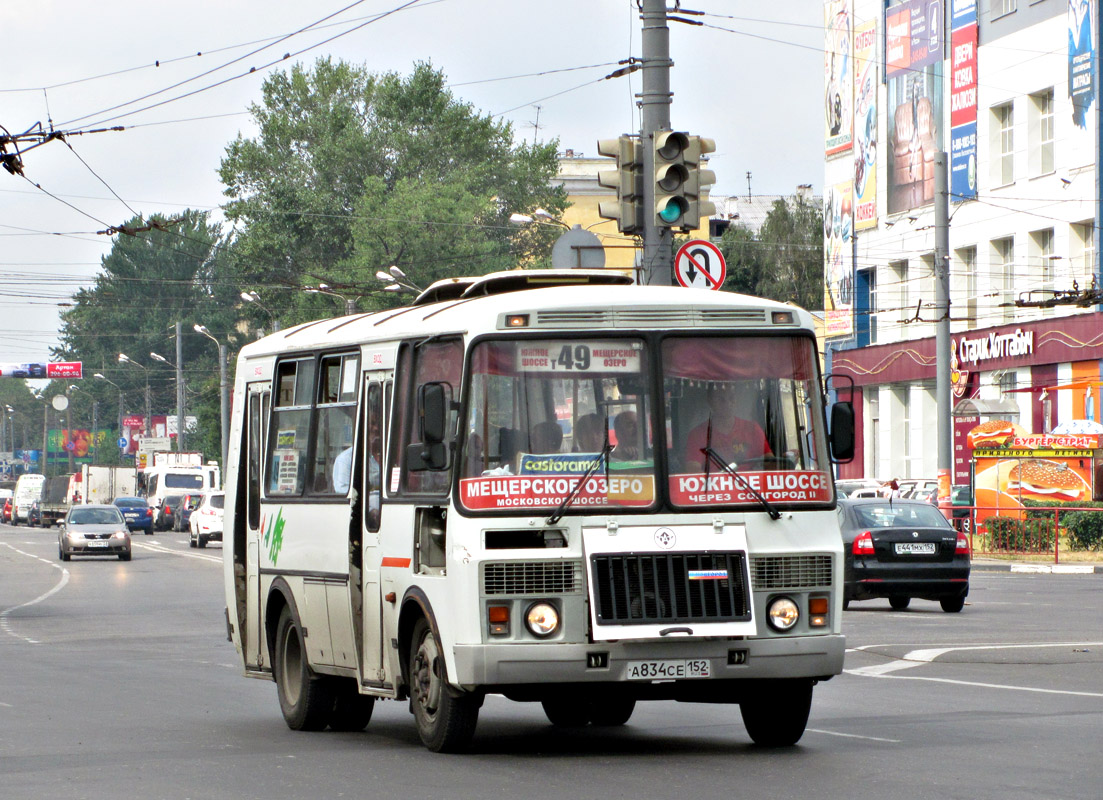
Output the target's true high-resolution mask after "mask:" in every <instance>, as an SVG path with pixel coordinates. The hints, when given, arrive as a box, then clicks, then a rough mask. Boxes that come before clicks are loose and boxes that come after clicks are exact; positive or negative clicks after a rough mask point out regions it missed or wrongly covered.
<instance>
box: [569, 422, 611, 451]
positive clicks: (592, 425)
mask: <svg viewBox="0 0 1103 800" xmlns="http://www.w3.org/2000/svg"><path fill="white" fill-rule="evenodd" d="M604 425H605V422H604V420H602V418H601V417H600V416H598V415H597V414H583V415H582V416H581V417H579V418H578V421H576V422H575V424H574V449H575V452H578V453H598V452H601V448H602V447H604V446H605V428H604Z"/></svg>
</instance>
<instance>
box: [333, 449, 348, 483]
mask: <svg viewBox="0 0 1103 800" xmlns="http://www.w3.org/2000/svg"><path fill="white" fill-rule="evenodd" d="M351 480H352V445H351V444H350V445H349V446H348V447H346V448H345V449H344V450H342V451H341V452H340V453H338V454H337V458H335V459H333V491H334V492H336V493H337V494H348V493H349V482H350V481H351Z"/></svg>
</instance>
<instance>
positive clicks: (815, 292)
mask: <svg viewBox="0 0 1103 800" xmlns="http://www.w3.org/2000/svg"><path fill="white" fill-rule="evenodd" d="M720 250H721V252H723V254H724V259H725V261H727V264H728V278H727V280H726V281H725V282H724V289H725V290H728V291H733V292H743V293H745V294H753V295H757V296H760V297H768V298H770V299H773V300H781V301H783V302H791V303H795V304H796V305H798V306H801V307H802V308H809V309H817V308H822V307H823V289H822V286H823V212H822V210H821V209H820V208H819V207H818V206H816V205H814V204H812V203H805V202H802V201H801V200H800V199H799V198H795V197H794V198H790V199H789V200H777V201H775V202H774V206H773V208H772V209H771V210H770V213H769V214H768V215H767V216H766V220H765V222H763V224H762V228H761V229H760V230H759V232H758V234H757V235H755V234H754V233H752V232H751V231H750V230H748V229H747V228H745V227H742V226H739V225H733V226H731V227H729V228H728V229H727V231H725V232H724V236H723V238H721V240H720Z"/></svg>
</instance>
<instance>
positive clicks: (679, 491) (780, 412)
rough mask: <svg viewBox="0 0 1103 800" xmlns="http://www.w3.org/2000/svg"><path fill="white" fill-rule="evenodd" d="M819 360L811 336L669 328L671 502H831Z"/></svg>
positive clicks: (665, 362)
mask: <svg viewBox="0 0 1103 800" xmlns="http://www.w3.org/2000/svg"><path fill="white" fill-rule="evenodd" d="M815 364H816V353H815V349H814V347H813V344H812V340H811V339H808V338H805V337H780V336H738V337H736V336H725V337H715V336H710V337H704V336H671V337H668V338H666V339H665V340H664V341H663V344H662V377H663V389H664V395H665V397H664V406H665V411H666V414H665V416H666V419H667V421H668V422H667V424H668V426H669V430H668V436H667V462H668V464H669V465H670V474H669V478H668V490H669V493H670V500H671V503H672V504H673V505H674V506H680V507H686V506H692V507H699V506H703V505H704V506H714V505H730V504H737V505H742V504H756V503H757V504H761V502H762V500H763V499H765V500H766V501H767V502H769V503H781V504H787V503H823V502H830V501H831V498H832V489H831V485H832V484H831V478H830V462H829V460H828V458H827V448H826V443H825V441H824V435H823V431H822V430H821V429H820V425H819V424H818V421H819V420H821V419H823V412H822V409H821V403H822V398H821V395H820V390H819V383H818V381H817V379H816V370H815ZM733 473H735V474H733ZM752 489H753V490H754V491H751V490H752Z"/></svg>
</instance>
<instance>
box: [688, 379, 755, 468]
mask: <svg viewBox="0 0 1103 800" xmlns="http://www.w3.org/2000/svg"><path fill="white" fill-rule="evenodd" d="M706 399H707V401H708V408H709V417H708V419H706V420H705V421H704V422H702V423H701V424H700V425H698V426H697V427H695V428H694V429H693V430H692V431H690V432H689V438H688V440H687V441H686V451H685V460H684V463H683V469H685V470H686V471H689V472H693V471H696V472H704V471H705V463H706V460H707V458H708V457H707V456H706V455H705V454H704V453H703V452H702V451H703V450H704V449H705V447H706V444H707V443H708V442H709V424H710V423H711V425H712V440H711V444H712V449H713V450H715V451H716V452H717V454H718V455H719V456H720V458H722V459H723V460H724V463H726V464H739V463H741V462H745V461H748V460H751V459H756V458H762V457H763V456H769V455H773V451H772V450H771V449H770V443H769V442H768V441H766V434H765V433H763V432H762V426H760V425H759V424H758V423H757V422H752V421H751V420H748V419H744V418H743V417H742V416H740V414H747V413H748V412H750V411H751V410H752V409H753V408H754V403H755V399H756V398H755V395H754V388H753V385H752V384H751V382H749V381H740V382H738V383H716V384H713V385H712V386H710V387H709V388H708V391H707V393H706ZM709 466H710V468H712V467H715V466H716V465H715V464H710V465H709Z"/></svg>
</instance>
